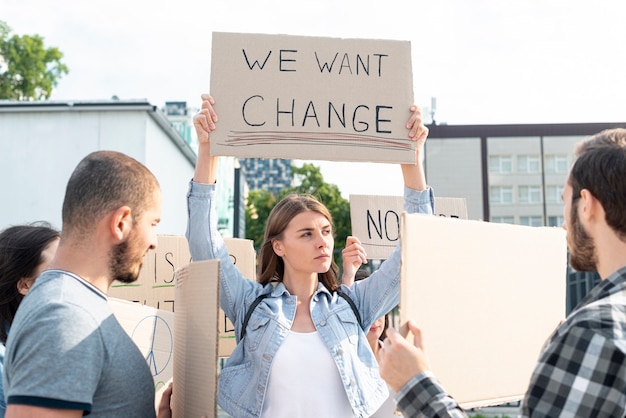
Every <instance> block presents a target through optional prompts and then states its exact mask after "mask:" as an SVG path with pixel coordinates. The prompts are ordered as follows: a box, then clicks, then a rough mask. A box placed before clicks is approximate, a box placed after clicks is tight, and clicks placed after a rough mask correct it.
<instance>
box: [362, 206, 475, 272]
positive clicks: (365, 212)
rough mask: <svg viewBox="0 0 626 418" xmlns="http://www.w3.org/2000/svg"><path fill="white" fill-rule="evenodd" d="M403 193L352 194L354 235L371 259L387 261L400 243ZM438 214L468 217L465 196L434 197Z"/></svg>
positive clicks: (450, 216) (461, 217)
mask: <svg viewBox="0 0 626 418" xmlns="http://www.w3.org/2000/svg"><path fill="white" fill-rule="evenodd" d="M402 212H404V198H403V197H402V196H374V195H350V221H351V225H352V235H354V236H356V237H357V238H358V239H360V240H361V244H363V248H364V249H365V251H366V253H367V258H368V259H370V260H385V259H387V258H388V257H389V255H390V254H391V253H392V251H393V249H394V248H396V246H397V245H398V240H399V239H400V216H401V215H402ZM435 215H437V216H444V217H449V218H456V219H467V202H466V200H465V198H457V197H435Z"/></svg>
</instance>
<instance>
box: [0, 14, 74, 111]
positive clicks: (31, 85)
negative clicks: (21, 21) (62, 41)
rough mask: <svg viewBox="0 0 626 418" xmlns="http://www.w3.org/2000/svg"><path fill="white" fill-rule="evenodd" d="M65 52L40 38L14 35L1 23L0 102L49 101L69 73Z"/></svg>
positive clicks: (37, 36)
mask: <svg viewBox="0 0 626 418" xmlns="http://www.w3.org/2000/svg"><path fill="white" fill-rule="evenodd" d="M61 58H63V53H61V51H59V50H58V49H57V48H54V47H49V48H46V47H45V46H44V42H43V38H42V37H41V36H39V35H32V36H31V35H23V36H18V35H11V28H10V27H9V26H8V25H7V24H6V23H5V22H3V21H0V99H9V100H42V99H49V98H50V95H51V94H52V90H53V89H54V87H56V85H57V84H58V81H59V79H60V78H61V77H63V75H64V74H67V73H68V72H69V70H68V68H67V66H66V65H65V64H63V62H61Z"/></svg>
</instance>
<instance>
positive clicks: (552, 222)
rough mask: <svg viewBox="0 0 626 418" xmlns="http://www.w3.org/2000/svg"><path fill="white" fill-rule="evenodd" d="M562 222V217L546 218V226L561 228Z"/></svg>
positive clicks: (563, 220)
mask: <svg viewBox="0 0 626 418" xmlns="http://www.w3.org/2000/svg"><path fill="white" fill-rule="evenodd" d="M564 222H565V219H563V217H562V216H548V226H563V223H564Z"/></svg>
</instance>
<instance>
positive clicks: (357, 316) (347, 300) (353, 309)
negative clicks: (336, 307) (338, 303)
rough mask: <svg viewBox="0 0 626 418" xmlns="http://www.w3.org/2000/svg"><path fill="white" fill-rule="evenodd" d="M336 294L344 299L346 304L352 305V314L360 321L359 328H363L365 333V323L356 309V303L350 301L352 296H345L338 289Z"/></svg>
mask: <svg viewBox="0 0 626 418" xmlns="http://www.w3.org/2000/svg"><path fill="white" fill-rule="evenodd" d="M336 292H337V294H338V295H339V296H341V297H342V298H344V299H345V300H346V302H348V305H350V308H352V312H354V316H356V320H357V321H358V323H359V326H360V327H361V329H362V330H363V331H365V328H363V321H362V320H361V314H360V313H359V310H358V309H357V308H356V305H355V304H354V301H353V300H352V299H350V296H348V295H347V294H345V293H344V292H343V291H342V290H341V289H339V288H337V290H336Z"/></svg>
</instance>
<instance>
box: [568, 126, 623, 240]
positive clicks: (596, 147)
mask: <svg viewBox="0 0 626 418" xmlns="http://www.w3.org/2000/svg"><path fill="white" fill-rule="evenodd" d="M575 156H576V161H574V164H573V165H572V168H571V170H570V175H569V184H570V185H571V186H572V192H573V193H572V203H573V202H575V201H576V200H577V199H579V198H580V192H581V190H583V189H587V190H589V191H590V192H591V194H592V195H593V196H594V197H595V198H596V199H598V200H599V201H600V203H601V204H602V207H603V208H604V212H605V214H606V222H607V223H608V224H609V226H610V227H611V228H613V229H614V230H615V231H616V233H618V234H619V235H620V237H621V238H622V240H624V241H626V180H625V179H626V129H623V128H617V129H607V130H604V131H602V132H600V133H598V134H596V135H593V136H591V137H589V138H587V139H585V140H583V141H581V142H579V143H578V144H577V146H576V150H575Z"/></svg>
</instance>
